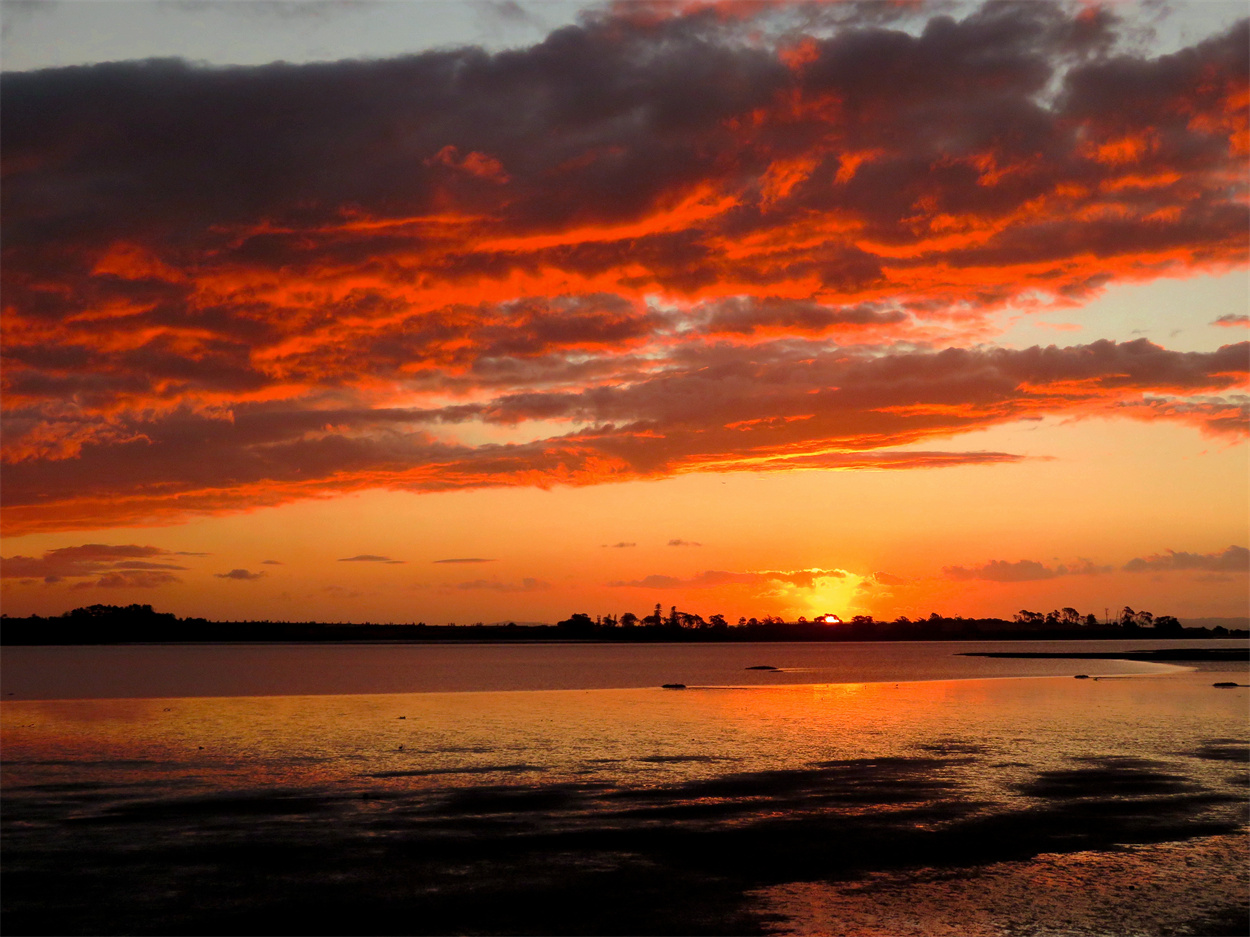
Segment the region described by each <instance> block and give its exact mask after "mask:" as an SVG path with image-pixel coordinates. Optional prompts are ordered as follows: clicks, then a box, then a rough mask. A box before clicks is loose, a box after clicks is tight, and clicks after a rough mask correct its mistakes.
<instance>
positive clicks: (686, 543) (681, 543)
mask: <svg viewBox="0 0 1250 937" xmlns="http://www.w3.org/2000/svg"><path fill="white" fill-rule="evenodd" d="M668 545H669V546H670V547H701V546H703V544H701V543H698V542H697V541H694V540H682V539H680V538H677V537H674V538H673V539H672V540H670V541H669V542H668Z"/></svg>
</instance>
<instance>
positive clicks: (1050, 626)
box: [0, 603, 1245, 645]
mask: <svg viewBox="0 0 1250 937" xmlns="http://www.w3.org/2000/svg"><path fill="white" fill-rule="evenodd" d="M2 617H3V627H2V628H0V643H3V644H6V645H21V644H26V645H36V644H114V643H139V642H151V643H171V642H251V641H291V642H298V641H309V642H326V641H330V642H333V641H542V640H567V639H578V640H601V641H618V642H632V641H640V642H641V641H907V640H911V641H932V640H998V639H1004V640H1009V639H1013V638H1015V639H1018V638H1020V637H1021V635H1022V634H1026V635H1027V636H1028V637H1029V638H1033V639H1047V638H1052V639H1067V640H1072V639H1080V638H1116V637H1127V636H1144V635H1155V636H1159V637H1181V636H1184V637H1224V636H1230V635H1231V636H1236V637H1240V636H1242V635H1244V634H1245V632H1243V631H1238V632H1230V631H1228V630H1227V629H1226V628H1223V627H1215V628H1211V629H1207V628H1182V627H1181V624H1180V622H1179V621H1178V620H1177V619H1176V618H1175V617H1173V616H1171V615H1159V616H1155V615H1153V614H1151V613H1150V612H1147V611H1134V610H1133V609H1132V608H1129V607H1125V608H1124V609H1123V610H1122V611H1121V612H1120V613H1119V615H1117V616H1116V617H1115V618H1114V619H1113V618H1112V617H1111V616H1109V615H1106V616H1104V618H1103V620H1101V621H1100V620H1099V619H1098V618H1097V616H1095V615H1093V614H1086V615H1082V614H1080V613H1079V612H1077V611H1076V609H1073V608H1062V609H1054V610H1053V611H1050V612H1035V611H1030V610H1027V609H1021V610H1020V611H1019V612H1017V613H1016V614H1015V615H1014V616H1013V617H1012V618H1011V619H1010V620H1007V619H1002V618H965V617H963V616H958V615H957V616H953V617H952V616H946V615H940V614H938V613H937V612H933V613H931V614H930V615H928V616H927V617H919V618H915V619H912V618H909V617H907V616H906V615H901V616H899V617H898V618H895V619H893V620H890V621H882V620H877V619H875V618H873V616H871V615H856V616H854V617H853V618H851V619H850V620H849V621H841V620H840V619H838V618H837V616H833V615H820V616H817V617H816V618H815V619H814V620H811V621H809V620H807V619H806V618H805V617H801V616H800V617H799V618H797V619H796V620H794V621H785V620H783V619H782V618H780V617H779V616H776V615H764V616H760V617H746V616H742V617H740V618H738V620H737V621H736V622H734V623H731V622H730V621H729V620H728V619H727V618H726V616H725V615H723V614H720V613H717V614H714V615H710V616H708V617H706V618H704V617H703V616H702V615H698V614H695V613H693V612H685V611H681V610H679V609H678V608H677V607H676V606H675V605H673V606H670V607H669V609H668V611H667V612H665V611H664V609H663V606H662V605H660V604H658V603H657V604H656V606H655V608H654V609H653V611H652V612H651V614H649V615H645V616H642V617H639V616H638V615H635V614H633V613H632V612H624V613H622V614H619V615H617V614H615V613H611V614H607V615H598V616H593V617H592V616H591V615H589V614H587V613H584V612H576V613H574V614H572V615H570V616H569V617H568V618H566V619H564V620H562V621H560V622H559V623H558V624H556V625H554V626H552V625H532V626H519V625H517V624H515V623H513V622H508V623H504V624H495V625H486V624H483V623H481V622H478V623H476V624H473V625H461V626H456V625H455V624H453V623H448V624H446V625H427V624H426V623H425V622H411V623H408V624H382V623H375V622H364V623H353V622H317V621H304V622H289V621H210V620H207V619H204V618H178V617H176V616H174V615H173V614H170V613H168V612H157V611H154V610H153V608H152V606H150V605H129V606H115V605H91V606H87V607H85V608H76V609H74V610H72V611H70V612H66V613H65V614H63V615H59V616H52V617H48V618H44V617H42V616H39V615H33V616H30V617H28V618H11V617H9V616H7V615H5V616H2Z"/></svg>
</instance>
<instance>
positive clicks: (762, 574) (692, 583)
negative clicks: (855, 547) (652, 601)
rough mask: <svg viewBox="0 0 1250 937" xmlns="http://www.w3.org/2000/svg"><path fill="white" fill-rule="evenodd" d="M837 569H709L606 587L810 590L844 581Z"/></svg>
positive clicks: (623, 582) (611, 583)
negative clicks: (775, 586)
mask: <svg viewBox="0 0 1250 937" xmlns="http://www.w3.org/2000/svg"><path fill="white" fill-rule="evenodd" d="M844 578H846V573H845V572H843V571H842V570H840V569H798V570H760V571H754V572H726V571H725V570H719V569H709V570H705V571H704V572H701V573H699V574H698V575H695V576H690V577H687V578H684V579H683V578H680V577H677V576H666V575H663V574H659V573H656V574H652V575H650V576H646V577H644V578H642V579H630V580H615V581H613V582H609V583H607V585H608V586H611V587H614V588H626V589H710V588H714V587H716V586H767V585H772V584H776V583H788V584H789V585H792V586H798V587H800V588H805V589H811V588H813V587H814V586H815V584H816V582H817V581H819V580H821V579H844Z"/></svg>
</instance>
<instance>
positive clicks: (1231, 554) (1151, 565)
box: [1123, 545, 1250, 573]
mask: <svg viewBox="0 0 1250 937" xmlns="http://www.w3.org/2000/svg"><path fill="white" fill-rule="evenodd" d="M1123 568H1124V571H1125V572H1129V573H1145V572H1185V571H1190V570H1200V571H1204V572H1216V573H1244V572H1247V571H1250V550H1247V549H1246V548H1245V547H1239V546H1235V545H1234V546H1230V547H1229V548H1228V549H1227V550H1224V551H1223V552H1222V553H1184V552H1181V553H1178V552H1176V551H1174V550H1168V551H1167V552H1166V553H1153V554H1151V555H1150V556H1139V557H1135V558H1133V559H1131V560H1129V561H1128V562H1127V563H1125V564H1124V567H1123Z"/></svg>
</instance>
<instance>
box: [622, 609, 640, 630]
mask: <svg viewBox="0 0 1250 937" xmlns="http://www.w3.org/2000/svg"><path fill="white" fill-rule="evenodd" d="M637 624H638V616H637V615H635V614H634V613H633V612H626V613H625V614H624V615H622V616H621V627H622V628H633V627H634V626H635V625H637Z"/></svg>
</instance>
